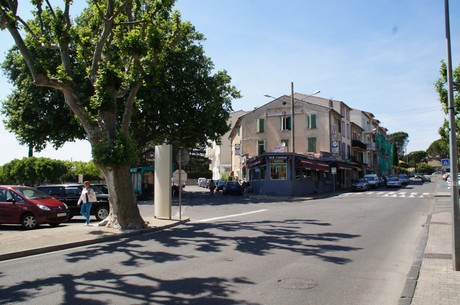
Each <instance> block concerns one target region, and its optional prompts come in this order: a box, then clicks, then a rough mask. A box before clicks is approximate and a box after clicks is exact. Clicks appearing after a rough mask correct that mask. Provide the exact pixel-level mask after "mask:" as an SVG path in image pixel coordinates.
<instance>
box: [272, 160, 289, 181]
mask: <svg viewBox="0 0 460 305" xmlns="http://www.w3.org/2000/svg"><path fill="white" fill-rule="evenodd" d="M270 179H271V180H286V179H287V164H286V159H275V160H271V161H270Z"/></svg>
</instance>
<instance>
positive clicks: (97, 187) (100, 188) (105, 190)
mask: <svg viewBox="0 0 460 305" xmlns="http://www.w3.org/2000/svg"><path fill="white" fill-rule="evenodd" d="M92 187H93V189H94V191H95V192H96V194H97V193H98V191H99V194H108V193H109V189H108V188H107V185H103V184H97V185H92Z"/></svg>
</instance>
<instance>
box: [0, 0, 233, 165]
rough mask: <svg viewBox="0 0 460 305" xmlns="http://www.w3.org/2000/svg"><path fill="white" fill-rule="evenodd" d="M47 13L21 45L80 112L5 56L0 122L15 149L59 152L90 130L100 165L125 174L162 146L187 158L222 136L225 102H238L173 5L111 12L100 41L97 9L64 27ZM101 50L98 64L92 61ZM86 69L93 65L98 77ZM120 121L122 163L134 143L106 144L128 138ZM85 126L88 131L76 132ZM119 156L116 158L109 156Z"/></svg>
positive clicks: (133, 5)
mask: <svg viewBox="0 0 460 305" xmlns="http://www.w3.org/2000/svg"><path fill="white" fill-rule="evenodd" d="M48 4H49V3H48V2H47V3H44V2H42V1H37V7H38V8H39V9H38V10H36V11H35V14H34V17H35V18H34V19H33V20H30V21H27V25H28V27H29V28H30V30H31V32H33V35H32V34H31V32H27V33H28V35H26V36H25V38H24V41H25V44H26V46H27V47H28V51H29V53H30V54H31V56H32V58H33V59H34V62H35V69H36V71H37V72H40V73H43V74H45V75H46V76H47V77H53V78H56V80H58V81H60V82H62V83H71V86H70V87H69V88H71V89H72V94H73V95H72V96H73V97H76V98H77V105H70V104H69V101H68V99H64V97H63V94H62V93H61V92H58V91H55V90H54V89H47V88H39V87H36V86H34V85H32V83H33V79H32V77H31V75H30V73H29V72H30V71H29V67H28V66H26V64H25V61H24V60H23V58H22V56H21V54H20V53H19V52H18V48H16V47H15V48H12V49H11V50H10V51H9V52H8V55H7V60H6V61H5V62H4V63H3V70H4V71H5V73H6V74H7V76H8V78H9V80H10V82H11V83H12V84H13V86H14V91H13V94H11V96H9V97H8V99H7V100H6V101H4V102H3V107H2V108H3V110H2V113H3V114H4V116H5V117H6V120H5V124H6V127H7V129H8V130H9V131H11V132H13V133H15V134H16V135H17V137H18V140H19V142H20V143H21V144H23V145H27V146H31V147H33V149H34V150H35V151H40V150H42V149H44V148H45V147H46V146H47V145H48V144H49V143H51V144H52V145H53V146H54V147H55V148H59V147H61V146H62V145H63V144H64V143H65V142H66V141H73V140H76V139H84V138H85V137H86V136H87V133H88V132H89V130H88V129H89V128H94V130H96V132H92V137H91V138H88V140H90V141H91V144H92V145H93V146H94V147H93V152H95V153H97V155H95V156H94V159H95V160H96V161H97V162H98V164H105V165H108V163H109V162H123V164H125V163H126V162H128V161H132V160H135V159H136V157H137V155H138V154H139V153H140V154H142V155H144V156H145V158H147V156H148V155H149V154H150V151H151V149H152V147H154V145H156V144H159V143H165V142H166V143H172V144H175V145H177V146H181V147H187V148H192V147H196V146H200V145H204V144H206V143H207V141H208V140H218V139H219V138H220V137H221V136H222V135H223V134H224V133H225V132H227V131H228V129H229V126H228V125H227V119H228V118H229V115H230V112H231V111H232V108H231V100H232V99H234V98H239V97H240V93H239V92H238V91H237V90H236V89H235V88H234V87H233V86H231V85H230V82H231V78H230V77H229V75H228V74H227V73H226V72H225V71H215V69H214V65H213V63H212V61H211V59H209V58H208V57H206V56H205V55H204V54H205V52H204V49H203V46H202V45H201V42H202V41H203V40H204V36H203V35H202V34H201V33H199V32H197V31H196V30H195V28H194V27H193V25H192V24H190V22H183V21H182V20H181V16H180V14H179V13H178V12H172V7H173V5H174V1H172V0H164V1H154V0H147V1H141V2H140V1H132V2H129V3H125V4H124V7H121V6H120V5H121V3H120V2H115V3H114V14H115V17H114V19H113V21H114V24H113V27H112V28H109V29H108V31H109V34H110V35H109V36H107V38H106V40H104V39H102V37H103V36H102V35H103V34H104V28H103V27H104V26H105V25H107V22H109V21H108V19H107V16H104V13H105V10H104V8H103V7H102V4H98V3H96V2H92V3H89V7H88V8H87V9H85V10H83V12H82V13H81V14H80V16H76V17H75V18H69V20H70V21H71V22H70V23H67V19H66V16H65V12H64V11H63V10H61V9H59V8H55V9H54V10H51V9H50V7H48ZM5 5H6V4H0V6H2V7H3V8H4V6H5ZM11 17H12V22H13V21H14V20H13V19H14V15H13V16H11ZM98 42H102V43H101V44H100V45H98ZM52 46H64V47H63V48H61V49H59V48H56V47H52ZM99 46H100V47H101V48H100V50H101V52H102V53H101V54H103V56H102V55H101V56H100V57H97V56H95V55H97V54H95V50H96V51H97V50H98V48H99ZM66 49H67V51H66V52H67V53H68V57H67V58H66V56H67V53H66V52H64V51H65V50H66ZM64 59H68V61H69V64H68V65H66V64H65V60H64ZM93 59H98V62H96V65H95V66H96V67H97V70H93V68H94V65H93ZM94 71H95V72H96V74H94V75H92V74H91V73H92V72H94ZM93 77H94V78H93ZM139 80H140V81H143V84H144V85H143V87H142V88H141V89H140V91H139V92H138V93H137V94H135V96H137V98H136V100H135V103H134V107H133V109H132V111H128V112H125V110H127V108H126V107H127V105H128V98H129V96H130V93H131V91H130V90H132V88H134V87H135V85H136V84H137V82H138V81H139ZM69 107H70V108H69ZM78 107H81V109H77V108H78ZM76 109H77V110H82V112H83V113H85V115H84V116H83V115H81V113H80V111H75V110H76ZM130 115H132V120H130ZM124 119H127V120H129V121H131V124H129V126H130V129H131V130H129V131H128V133H129V134H131V135H132V137H133V139H134V140H135V141H136V142H137V145H135V146H136V147H138V150H139V152H136V153H135V154H134V155H133V156H131V157H129V158H127V156H126V153H127V152H132V153H134V150H132V149H131V148H133V147H134V146H133V145H131V144H132V143H128V142H126V143H124V142H123V140H121V139H118V140H116V141H115V142H112V138H113V135H115V134H118V133H124V134H126V133H127V132H126V130H123V131H121V130H120V126H121V125H122V120H124ZM85 123H87V124H88V125H87V127H85V128H86V130H84V129H83V128H82V125H81V124H85ZM62 126H66V128H62ZM197 126H199V128H197ZM102 130H104V133H103V132H102ZM85 131H86V134H85ZM98 132H99V134H97V133H98ZM118 148H121V149H122V151H120V152H115V151H114V149H118Z"/></svg>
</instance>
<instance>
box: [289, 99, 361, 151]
mask: <svg viewBox="0 0 460 305" xmlns="http://www.w3.org/2000/svg"><path fill="white" fill-rule="evenodd" d="M294 98H296V99H299V100H304V99H308V101H309V102H310V103H313V104H318V105H321V106H323V107H326V108H330V109H333V110H334V111H336V112H338V113H339V114H340V116H341V118H340V120H339V121H338V122H336V124H335V126H337V130H336V131H334V130H333V131H332V133H331V142H332V143H334V145H335V144H337V147H338V152H337V148H336V147H333V150H332V151H331V153H333V154H334V155H337V154H338V155H339V158H340V159H341V160H349V159H350V157H351V111H352V110H353V109H352V108H351V107H349V106H348V105H347V104H345V103H344V102H342V101H336V100H332V99H325V98H321V97H316V96H309V95H305V94H301V93H295V94H294Z"/></svg>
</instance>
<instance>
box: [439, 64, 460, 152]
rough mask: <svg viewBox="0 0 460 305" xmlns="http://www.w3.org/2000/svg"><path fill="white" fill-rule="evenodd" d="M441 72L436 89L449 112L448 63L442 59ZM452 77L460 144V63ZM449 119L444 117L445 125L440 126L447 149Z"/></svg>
mask: <svg viewBox="0 0 460 305" xmlns="http://www.w3.org/2000/svg"><path fill="white" fill-rule="evenodd" d="M439 73H440V75H441V76H440V78H438V80H437V81H436V82H435V88H436V91H437V92H438V94H439V102H440V103H441V105H442V109H443V111H444V113H445V114H449V103H448V86H447V85H448V84H447V65H446V63H445V62H444V61H441V67H440V69H439ZM452 79H453V84H452V86H453V91H454V92H453V96H454V100H453V104H454V114H455V117H456V118H457V119H456V120H455V128H456V130H457V135H456V136H457V144H458V145H460V143H459V140H460V138H459V136H458V135H459V132H458V131H459V130H460V119H459V118H458V115H459V114H460V93H459V90H460V65H459V66H457V68H455V69H454V70H453V71H452ZM449 131H450V127H449V121H448V120H447V119H444V123H443V125H442V126H441V127H440V128H439V135H440V136H441V140H442V142H441V143H440V144H441V145H442V146H443V147H444V149H446V147H445V145H447V151H448V150H449V146H448V145H449V143H450V140H449Z"/></svg>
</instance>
